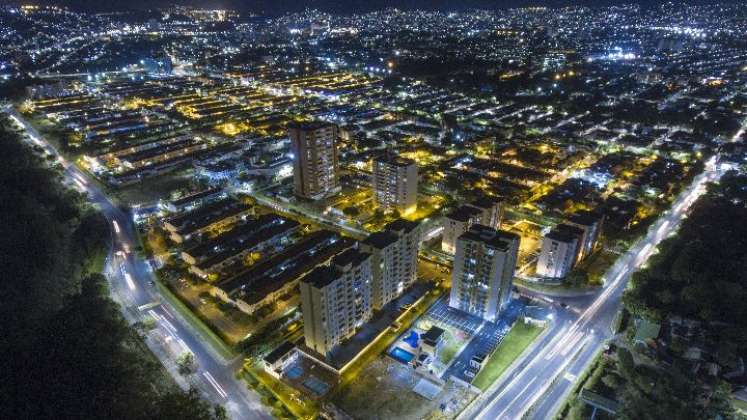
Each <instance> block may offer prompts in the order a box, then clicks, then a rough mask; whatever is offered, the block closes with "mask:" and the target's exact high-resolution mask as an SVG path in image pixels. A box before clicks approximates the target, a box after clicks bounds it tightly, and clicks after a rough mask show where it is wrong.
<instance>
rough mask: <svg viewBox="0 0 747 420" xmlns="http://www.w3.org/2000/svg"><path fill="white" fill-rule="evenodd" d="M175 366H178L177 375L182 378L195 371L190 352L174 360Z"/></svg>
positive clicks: (193, 357)
mask: <svg viewBox="0 0 747 420" xmlns="http://www.w3.org/2000/svg"><path fill="white" fill-rule="evenodd" d="M176 365H177V366H178V369H179V373H180V374H181V375H183V376H189V375H191V374H193V373H195V371H196V370H197V363H196V362H195V355H194V354H192V352H190V351H185V352H184V353H182V354H180V355H179V357H178V358H177V359H176Z"/></svg>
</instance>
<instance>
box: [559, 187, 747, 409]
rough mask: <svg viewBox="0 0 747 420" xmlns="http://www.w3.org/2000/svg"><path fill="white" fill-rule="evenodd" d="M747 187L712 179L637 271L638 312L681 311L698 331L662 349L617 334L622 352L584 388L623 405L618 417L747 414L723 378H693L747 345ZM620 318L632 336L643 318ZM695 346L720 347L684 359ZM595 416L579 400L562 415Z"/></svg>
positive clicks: (648, 315)
mask: <svg viewBox="0 0 747 420" xmlns="http://www.w3.org/2000/svg"><path fill="white" fill-rule="evenodd" d="M745 185H747V177H745V176H742V175H738V174H736V173H729V174H726V175H725V176H724V177H723V178H722V180H721V183H720V184H717V185H710V186H709V187H708V191H707V193H706V194H705V195H704V196H703V197H702V198H701V199H699V200H698V201H697V202H696V203H695V205H694V206H693V208H692V210H691V213H690V215H689V217H688V218H687V219H686V220H685V221H684V223H683V225H682V227H681V228H680V230H679V232H678V233H677V235H676V236H674V237H672V238H669V239H667V240H665V241H663V242H662V243H661V245H660V246H659V252H658V254H656V255H654V256H653V257H652V258H651V259H650V260H649V265H648V267H647V268H644V269H642V270H640V271H639V272H637V273H636V274H635V275H634V276H633V279H632V281H631V284H630V287H629V288H628V289H627V290H626V292H625V294H624V296H623V302H624V304H625V308H626V311H627V312H630V314H631V316H632V317H635V318H638V319H643V320H651V321H655V322H659V323H662V324H665V323H667V322H668V321H670V320H671V319H672V318H673V317H681V318H683V319H686V320H688V321H689V322H691V324H690V325H691V326H692V327H693V328H694V329H695V333H694V334H692V335H685V336H681V335H679V334H672V332H670V329H668V328H667V329H664V331H665V333H664V335H662V336H660V337H659V340H662V341H663V342H664V343H665V344H663V345H659V346H656V347H655V348H654V347H648V346H646V345H643V344H641V343H636V344H631V343H629V342H624V340H622V339H620V340H617V342H616V343H615V344H616V345H618V349H617V354H616V355H610V356H608V357H607V358H605V359H600V360H601V361H598V362H597V365H595V367H594V368H593V370H592V373H591V375H590V377H589V379H588V381H586V382H585V384H584V385H583V388H585V389H590V390H591V391H593V392H595V393H597V394H599V395H601V396H603V397H606V398H610V399H613V400H615V401H617V402H619V404H620V407H619V411H618V413H617V415H616V418H621V419H660V418H737V417H739V415H738V414H737V412H736V411H735V409H734V406H735V405H736V404H735V403H734V400H733V399H732V398H731V397H730V393H731V386H730V385H729V384H727V383H726V382H725V381H724V380H723V379H722V378H720V377H719V376H716V375H714V376H711V375H707V374H702V371H701V372H699V373H697V374H693V372H695V370H694V368H693V367H694V366H695V365H704V364H705V363H706V362H711V363H713V364H714V365H716V366H718V367H720V368H722V371H724V372H726V371H731V370H734V368H735V367H736V366H737V364H738V362H737V361H738V358H739V356H740V355H742V354H744V352H745V351H746V350H747V307H745V305H744V302H745V299H747V284H745V279H744V272H745V270H746V269H747V225H745V224H744V223H741V222H739V221H743V220H747V191H746V190H745V188H744V187H745ZM621 324H623V325H627V327H628V334H627V336H628V337H632V336H633V333H634V328H635V325H636V323H634V322H626V321H625V320H624V319H622V320H621ZM701 332H704V333H705V334H700V333H701ZM690 347H700V348H706V349H707V348H713V349H717V351H714V352H710V353H706V354H705V355H704V358H703V359H702V360H701V361H698V362H692V361H691V360H689V359H688V358H686V357H684V355H685V351H686V350H687V349H688V348H690ZM661 348H666V353H667V357H666V360H667V363H666V364H665V363H663V362H662V359H660V358H659V352H657V349H661ZM701 367H702V366H701ZM590 412H591V410H590V408H589V407H587V406H585V405H584V404H583V403H581V402H580V401H577V400H574V401H573V402H571V403H570V405H569V406H568V409H567V411H565V412H564V413H563V417H564V418H570V419H580V418H588V416H589V414H590ZM597 414H598V416H600V413H599V412H598V413H597ZM608 417H609V416H608V415H606V414H604V413H602V414H601V417H600V418H608Z"/></svg>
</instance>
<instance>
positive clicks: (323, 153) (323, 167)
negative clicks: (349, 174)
mask: <svg viewBox="0 0 747 420" xmlns="http://www.w3.org/2000/svg"><path fill="white" fill-rule="evenodd" d="M337 135H338V134H337V126H336V125H335V124H331V123H326V122H302V123H298V122H293V123H290V124H288V137H289V138H290V141H291V150H292V152H293V190H294V192H295V194H296V195H297V196H299V197H304V198H308V199H312V200H318V199H320V198H324V197H328V196H331V195H334V194H336V193H337V192H339V191H340V182H339V179H338V163H337Z"/></svg>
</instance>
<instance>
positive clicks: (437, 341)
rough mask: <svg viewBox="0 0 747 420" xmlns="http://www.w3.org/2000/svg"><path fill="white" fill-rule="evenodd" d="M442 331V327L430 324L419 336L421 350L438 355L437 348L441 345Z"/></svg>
mask: <svg viewBox="0 0 747 420" xmlns="http://www.w3.org/2000/svg"><path fill="white" fill-rule="evenodd" d="M444 333H445V331H444V330H443V329H442V328H439V327H436V326H435V325H434V326H432V327H431V328H430V329H429V330H428V331H426V332H425V334H423V335H421V336H420V339H421V342H420V345H421V348H422V350H423V351H424V352H426V353H429V354H430V355H432V356H433V357H436V356H438V352H439V350H441V347H443V343H444Z"/></svg>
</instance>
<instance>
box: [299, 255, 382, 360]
mask: <svg viewBox="0 0 747 420" xmlns="http://www.w3.org/2000/svg"><path fill="white" fill-rule="evenodd" d="M372 281H373V278H372V272H371V254H369V253H367V252H361V251H360V250H359V249H357V248H349V249H347V250H345V251H343V252H342V253H341V254H339V255H337V256H336V257H334V258H332V261H331V263H330V265H328V266H321V267H317V268H315V269H314V270H313V271H311V272H310V273H309V274H307V275H306V276H305V277H304V278H303V279H301V282H300V288H301V311H302V313H303V325H304V339H305V341H306V346H307V347H309V348H310V349H312V350H314V351H316V352H317V353H319V354H322V355H324V356H327V355H329V353H330V352H331V351H332V350H333V349H334V348H335V347H336V346H337V345H339V344H341V343H342V342H344V341H345V340H346V339H348V338H350V337H351V336H353V335H354V334H355V332H356V330H357V329H358V328H359V327H360V326H362V325H363V324H364V323H365V322H367V321H368V320H369V319H370V318H371V315H372V314H373V307H372V302H371V301H372V299H371V284H372Z"/></svg>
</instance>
